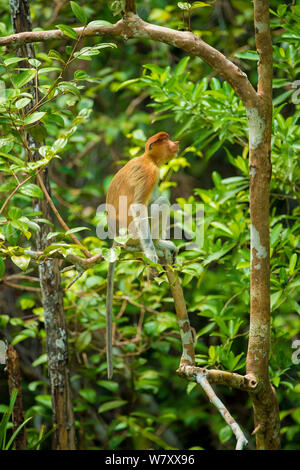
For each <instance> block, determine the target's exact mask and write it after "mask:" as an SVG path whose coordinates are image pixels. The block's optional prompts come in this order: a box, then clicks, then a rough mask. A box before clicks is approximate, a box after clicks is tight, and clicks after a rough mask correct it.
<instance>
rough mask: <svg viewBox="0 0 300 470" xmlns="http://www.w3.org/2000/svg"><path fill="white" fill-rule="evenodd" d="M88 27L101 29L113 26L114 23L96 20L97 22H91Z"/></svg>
mask: <svg viewBox="0 0 300 470" xmlns="http://www.w3.org/2000/svg"><path fill="white" fill-rule="evenodd" d="M88 26H90V27H91V28H101V27H102V26H113V24H112V23H110V22H109V21H104V20H96V21H91V22H90V23H89V24H88Z"/></svg>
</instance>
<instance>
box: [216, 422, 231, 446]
mask: <svg viewBox="0 0 300 470" xmlns="http://www.w3.org/2000/svg"><path fill="white" fill-rule="evenodd" d="M231 436H232V430H231V428H230V427H229V426H224V428H222V429H221V431H220V432H219V438H220V441H221V442H223V443H224V442H227V441H228V440H229V439H230V438H231Z"/></svg>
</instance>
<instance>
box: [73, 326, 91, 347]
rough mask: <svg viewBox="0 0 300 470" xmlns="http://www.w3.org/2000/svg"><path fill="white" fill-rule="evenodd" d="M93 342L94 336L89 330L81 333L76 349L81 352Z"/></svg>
mask: <svg viewBox="0 0 300 470" xmlns="http://www.w3.org/2000/svg"><path fill="white" fill-rule="evenodd" d="M91 340H92V335H91V332H90V331H89V330H86V331H83V332H82V333H80V335H79V336H78V338H77V340H76V347H77V349H78V350H79V351H80V352H81V351H83V350H84V349H86V347H87V346H88V345H89V344H90V342H91Z"/></svg>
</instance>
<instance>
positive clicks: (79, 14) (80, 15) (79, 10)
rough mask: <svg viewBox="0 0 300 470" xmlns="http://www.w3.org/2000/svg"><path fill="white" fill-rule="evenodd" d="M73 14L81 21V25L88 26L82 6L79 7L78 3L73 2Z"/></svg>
mask: <svg viewBox="0 0 300 470" xmlns="http://www.w3.org/2000/svg"><path fill="white" fill-rule="evenodd" d="M71 8H72V12H73V13H74V15H75V16H76V18H77V19H78V20H79V21H80V23H83V24H86V23H87V16H86V14H85V12H84V11H83V9H82V8H81V6H79V5H78V3H76V2H71Z"/></svg>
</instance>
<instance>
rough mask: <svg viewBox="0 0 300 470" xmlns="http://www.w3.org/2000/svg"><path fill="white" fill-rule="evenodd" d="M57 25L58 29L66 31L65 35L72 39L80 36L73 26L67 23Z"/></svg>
mask: <svg viewBox="0 0 300 470" xmlns="http://www.w3.org/2000/svg"><path fill="white" fill-rule="evenodd" d="M56 26H57V28H58V29H60V30H61V32H62V33H64V35H65V36H68V37H69V38H71V39H77V38H78V34H77V33H76V31H74V29H73V28H71V26H68V25H66V24H58V25H56Z"/></svg>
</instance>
